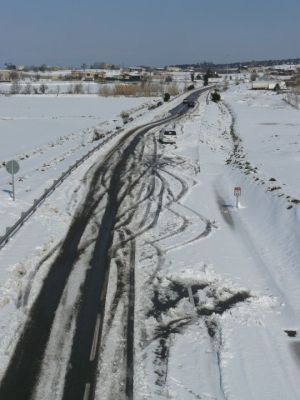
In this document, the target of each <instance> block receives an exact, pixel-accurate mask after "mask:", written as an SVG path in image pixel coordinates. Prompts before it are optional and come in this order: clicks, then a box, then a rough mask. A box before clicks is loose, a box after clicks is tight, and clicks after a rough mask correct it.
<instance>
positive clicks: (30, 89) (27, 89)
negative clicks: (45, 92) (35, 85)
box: [23, 83, 32, 94]
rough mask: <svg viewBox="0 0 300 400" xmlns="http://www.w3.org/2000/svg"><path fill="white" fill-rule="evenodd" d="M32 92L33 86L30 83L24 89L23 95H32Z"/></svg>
mask: <svg viewBox="0 0 300 400" xmlns="http://www.w3.org/2000/svg"><path fill="white" fill-rule="evenodd" d="M31 92H32V86H31V84H30V83H27V84H26V86H25V87H24V90H23V93H24V94H31Z"/></svg>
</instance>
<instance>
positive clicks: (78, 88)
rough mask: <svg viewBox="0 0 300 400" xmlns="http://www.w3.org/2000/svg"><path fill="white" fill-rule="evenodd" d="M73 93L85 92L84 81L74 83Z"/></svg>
mask: <svg viewBox="0 0 300 400" xmlns="http://www.w3.org/2000/svg"><path fill="white" fill-rule="evenodd" d="M73 93H74V94H83V93H84V90H83V85H82V83H77V84H76V85H74V90H73Z"/></svg>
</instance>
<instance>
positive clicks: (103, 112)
mask: <svg viewBox="0 0 300 400" xmlns="http://www.w3.org/2000/svg"><path fill="white" fill-rule="evenodd" d="M154 101H155V100H153V99H146V98H121V97H120V98H103V97H99V96H82V95H79V96H67V95H66V96H59V97H56V96H49V95H47V96H46V95H45V96H43V95H40V96H22V95H21V96H11V97H5V96H0V110H1V111H0V141H1V148H0V160H1V161H0V201H1V206H0V215H1V226H0V235H1V234H3V233H4V232H5V227H6V226H9V224H11V223H13V222H15V221H16V219H17V218H18V217H19V216H20V213H21V211H25V210H26V209H28V208H29V206H30V205H31V204H32V201H33V199H36V198H38V197H39V196H40V195H41V193H43V191H44V190H45V188H47V187H49V186H50V184H51V182H53V180H54V179H57V178H58V177H59V175H60V174H61V173H62V172H63V171H65V170H66V169H67V168H68V167H69V166H70V165H72V164H73V163H74V162H75V161H76V160H77V159H79V158H80V157H81V156H82V155H84V154H86V153H87V152H88V151H89V150H90V149H92V148H93V147H94V146H95V145H97V144H98V143H99V142H98V141H94V142H93V140H92V139H93V136H94V131H95V129H96V130H98V131H99V132H100V133H102V134H103V135H104V137H105V136H107V135H109V134H110V133H112V132H113V131H115V129H116V127H119V128H121V129H122V128H123V121H122V118H121V116H120V113H121V112H122V111H127V112H129V114H130V116H131V117H132V118H134V119H136V118H138V117H141V116H142V115H143V114H144V113H145V112H148V105H149V104H153V102H154ZM130 124H132V122H131V123H130ZM130 124H129V126H130ZM10 159H15V160H17V161H18V163H19V165H20V171H19V173H18V174H17V175H16V185H15V187H16V198H17V201H16V202H12V199H11V195H12V192H11V191H12V186H11V177H10V175H9V174H8V173H7V172H6V169H5V166H4V163H5V162H7V161H8V160H10Z"/></svg>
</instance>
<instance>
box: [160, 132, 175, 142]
mask: <svg viewBox="0 0 300 400" xmlns="http://www.w3.org/2000/svg"><path fill="white" fill-rule="evenodd" d="M159 141H160V142H161V143H164V144H176V131H175V130H174V129H166V128H162V129H161V130H160V131H159Z"/></svg>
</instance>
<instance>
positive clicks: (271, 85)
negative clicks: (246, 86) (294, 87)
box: [252, 81, 286, 90]
mask: <svg viewBox="0 0 300 400" xmlns="http://www.w3.org/2000/svg"><path fill="white" fill-rule="evenodd" d="M277 89H278V90H284V89H286V83H285V82H284V81H254V82H252V90H277Z"/></svg>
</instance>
